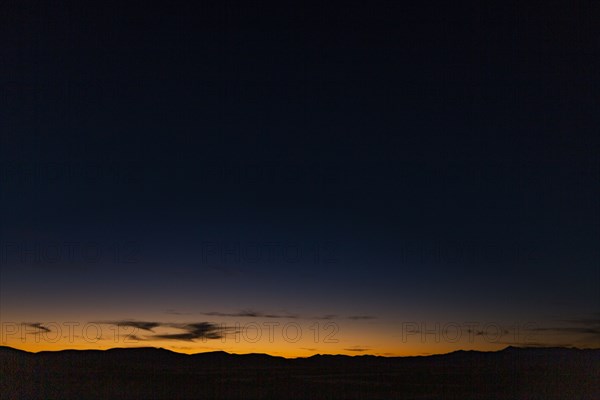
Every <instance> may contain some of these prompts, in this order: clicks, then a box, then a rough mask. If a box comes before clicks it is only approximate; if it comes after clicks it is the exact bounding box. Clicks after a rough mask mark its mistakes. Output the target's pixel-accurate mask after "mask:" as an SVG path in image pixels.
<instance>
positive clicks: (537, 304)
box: [0, 0, 600, 357]
mask: <svg viewBox="0 0 600 400" xmlns="http://www.w3.org/2000/svg"><path fill="white" fill-rule="evenodd" d="M405 3H406V2H400V1H390V2H383V1H382V2H368V1H361V2H354V1H349V2H343V3H337V2H315V3H312V2H279V4H275V5H274V4H267V3H262V2H254V1H240V2H236V1H214V2H213V1H210V2H209V1H197V2H185V3H184V2H162V3H153V2H147V1H143V2H142V1H130V2H115V3H114V4H110V2H101V3H98V4H96V3H92V2H89V3H88V2H81V1H70V2H68V1H56V2H42V1H29V0H26V1H14V0H6V1H4V2H2V3H0V81H1V88H2V89H1V96H0V132H1V142H0V160H1V164H0V167H1V168H0V172H1V175H0V205H1V207H0V229H1V231H0V232H1V236H0V244H1V246H0V250H1V251H0V322H1V323H2V338H1V339H2V343H1V344H3V345H9V346H13V347H17V348H21V349H27V350H33V351H37V350H46V349H49V350H56V349H65V348H99V349H105V348H110V347H129V346H157V347H165V348H169V349H172V350H175V351H180V352H185V353H196V352H202V351H209V350H225V351H229V352H234V353H248V352H261V353H268V354H273V355H283V356H288V357H297V356H310V355H312V354H315V353H333V354H337V353H339V354H378V355H418V354H432V353H444V352H448V351H451V350H456V349H478V350H495V349H501V348H503V347H506V346H508V345H516V346H576V347H582V348H583V347H600V283H599V282H600V252H599V250H598V248H599V247H600V246H598V243H599V242H600V206H599V202H598V199H599V198H600V185H599V182H600V180H599V178H600V173H599V158H598V154H599V150H600V139H599V137H600V135H598V126H600V125H599V122H600V121H599V118H598V115H597V114H598V113H599V109H598V93H599V89H600V88H599V82H600V75H599V71H600V62H599V60H600V57H599V56H600V39H599V38H600V34H599V32H598V29H597V28H598V26H600V18H599V17H600V2H597V1H575V2H564V3H562V2H554V1H543V2H542V1H539V2H502V4H501V5H491V4H488V3H487V2H470V3H469V2H466V3H457V2H438V3H433V2H417V3H415V4H413V3H410V4H405ZM69 327H71V328H69ZM271 336H272V337H271Z"/></svg>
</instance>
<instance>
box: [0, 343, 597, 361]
mask: <svg viewBox="0 0 600 400" xmlns="http://www.w3.org/2000/svg"><path fill="white" fill-rule="evenodd" d="M0 351H6V352H14V353H21V354H25V355H31V356H36V355H47V354H66V353H96V354H98V353H117V352H129V353H134V352H155V353H157V354H158V353H159V352H160V353H162V354H170V355H174V356H184V357H195V356H216V355H221V356H231V357H268V358H270V359H284V360H308V359H314V358H349V359H367V358H369V359H373V358H376V359H390V360H394V359H411V358H435V357H442V356H450V355H461V354H500V353H506V352H511V351H514V352H517V351H518V352H525V351H536V352H545V351H573V352H583V351H592V352H596V351H597V352H600V348H579V347H553V346H549V347H537V346H507V347H505V348H503V349H500V350H491V351H482V350H454V351H451V352H448V353H439V354H427V355H414V356H381V355H375V354H357V355H347V354H321V353H317V354H313V355H312V356H307V357H283V356H274V355H271V354H267V353H243V354H237V353H229V352H226V351H223V350H215V351H206V352H200V353H192V354H188V353H180V352H177V351H173V350H170V349H165V348H163V347H151V346H145V347H112V348H110V349H61V350H41V351H37V352H32V351H27V350H22V349H17V348H15V347H11V346H0Z"/></svg>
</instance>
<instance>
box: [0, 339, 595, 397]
mask: <svg viewBox="0 0 600 400" xmlns="http://www.w3.org/2000/svg"><path fill="white" fill-rule="evenodd" d="M598 376H600V350H579V349H564V348H514V347H508V348H506V349H504V350H502V351H498V352H476V351H458V352H454V353H450V354H445V355H436V356H428V357H389V358H387V357H376V356H355V357H351V356H342V355H315V356H312V357H308V358H298V359H285V358H281V357H272V356H269V355H265V354H247V355H235V354H228V353H225V352H210V353H200V354H195V355H186V354H179V353H174V352H171V351H168V350H164V349H156V348H128V349H111V350H107V351H98V350H85V351H77V350H66V351H59V352H40V353H36V354H33V353H28V352H24V351H20V350H16V349H13V348H10V347H0V392H1V393H2V399H3V400H5V399H22V398H27V399H100V398H103V399H104V398H106V399H108V398H110V399H133V398H135V399H146V398H148V399H150V398H151V399H210V398H215V399H231V398H239V399H242V398H244V399H248V398H252V399H268V398H287V399H305V398H312V399H325V398H327V399H332V398H333V399H338V398H349V399H365V398H366V399H383V398H386V399H390V398H391V399H417V398H419V399H422V398H444V399H567V398H568V399H590V400H591V399H599V398H600V383H599V382H598V381H599V380H598Z"/></svg>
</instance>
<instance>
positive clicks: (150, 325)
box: [95, 320, 163, 332]
mask: <svg viewBox="0 0 600 400" xmlns="http://www.w3.org/2000/svg"><path fill="white" fill-rule="evenodd" d="M95 323H97V324H109V325H116V326H124V327H129V328H137V329H141V330H143V331H148V332H154V328H158V327H159V326H161V325H163V324H162V323H160V322H154V321H152V322H151V321H133V320H121V321H96V322H95Z"/></svg>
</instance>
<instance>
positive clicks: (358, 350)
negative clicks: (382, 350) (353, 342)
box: [344, 347, 371, 353]
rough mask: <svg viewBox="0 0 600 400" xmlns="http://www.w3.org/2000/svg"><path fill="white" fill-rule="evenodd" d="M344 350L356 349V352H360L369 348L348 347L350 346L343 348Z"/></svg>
mask: <svg viewBox="0 0 600 400" xmlns="http://www.w3.org/2000/svg"><path fill="white" fill-rule="evenodd" d="M344 350H346V351H356V352H358V353H360V352H363V351H369V350H371V349H370V348H367V347H350V348H347V349H344Z"/></svg>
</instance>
